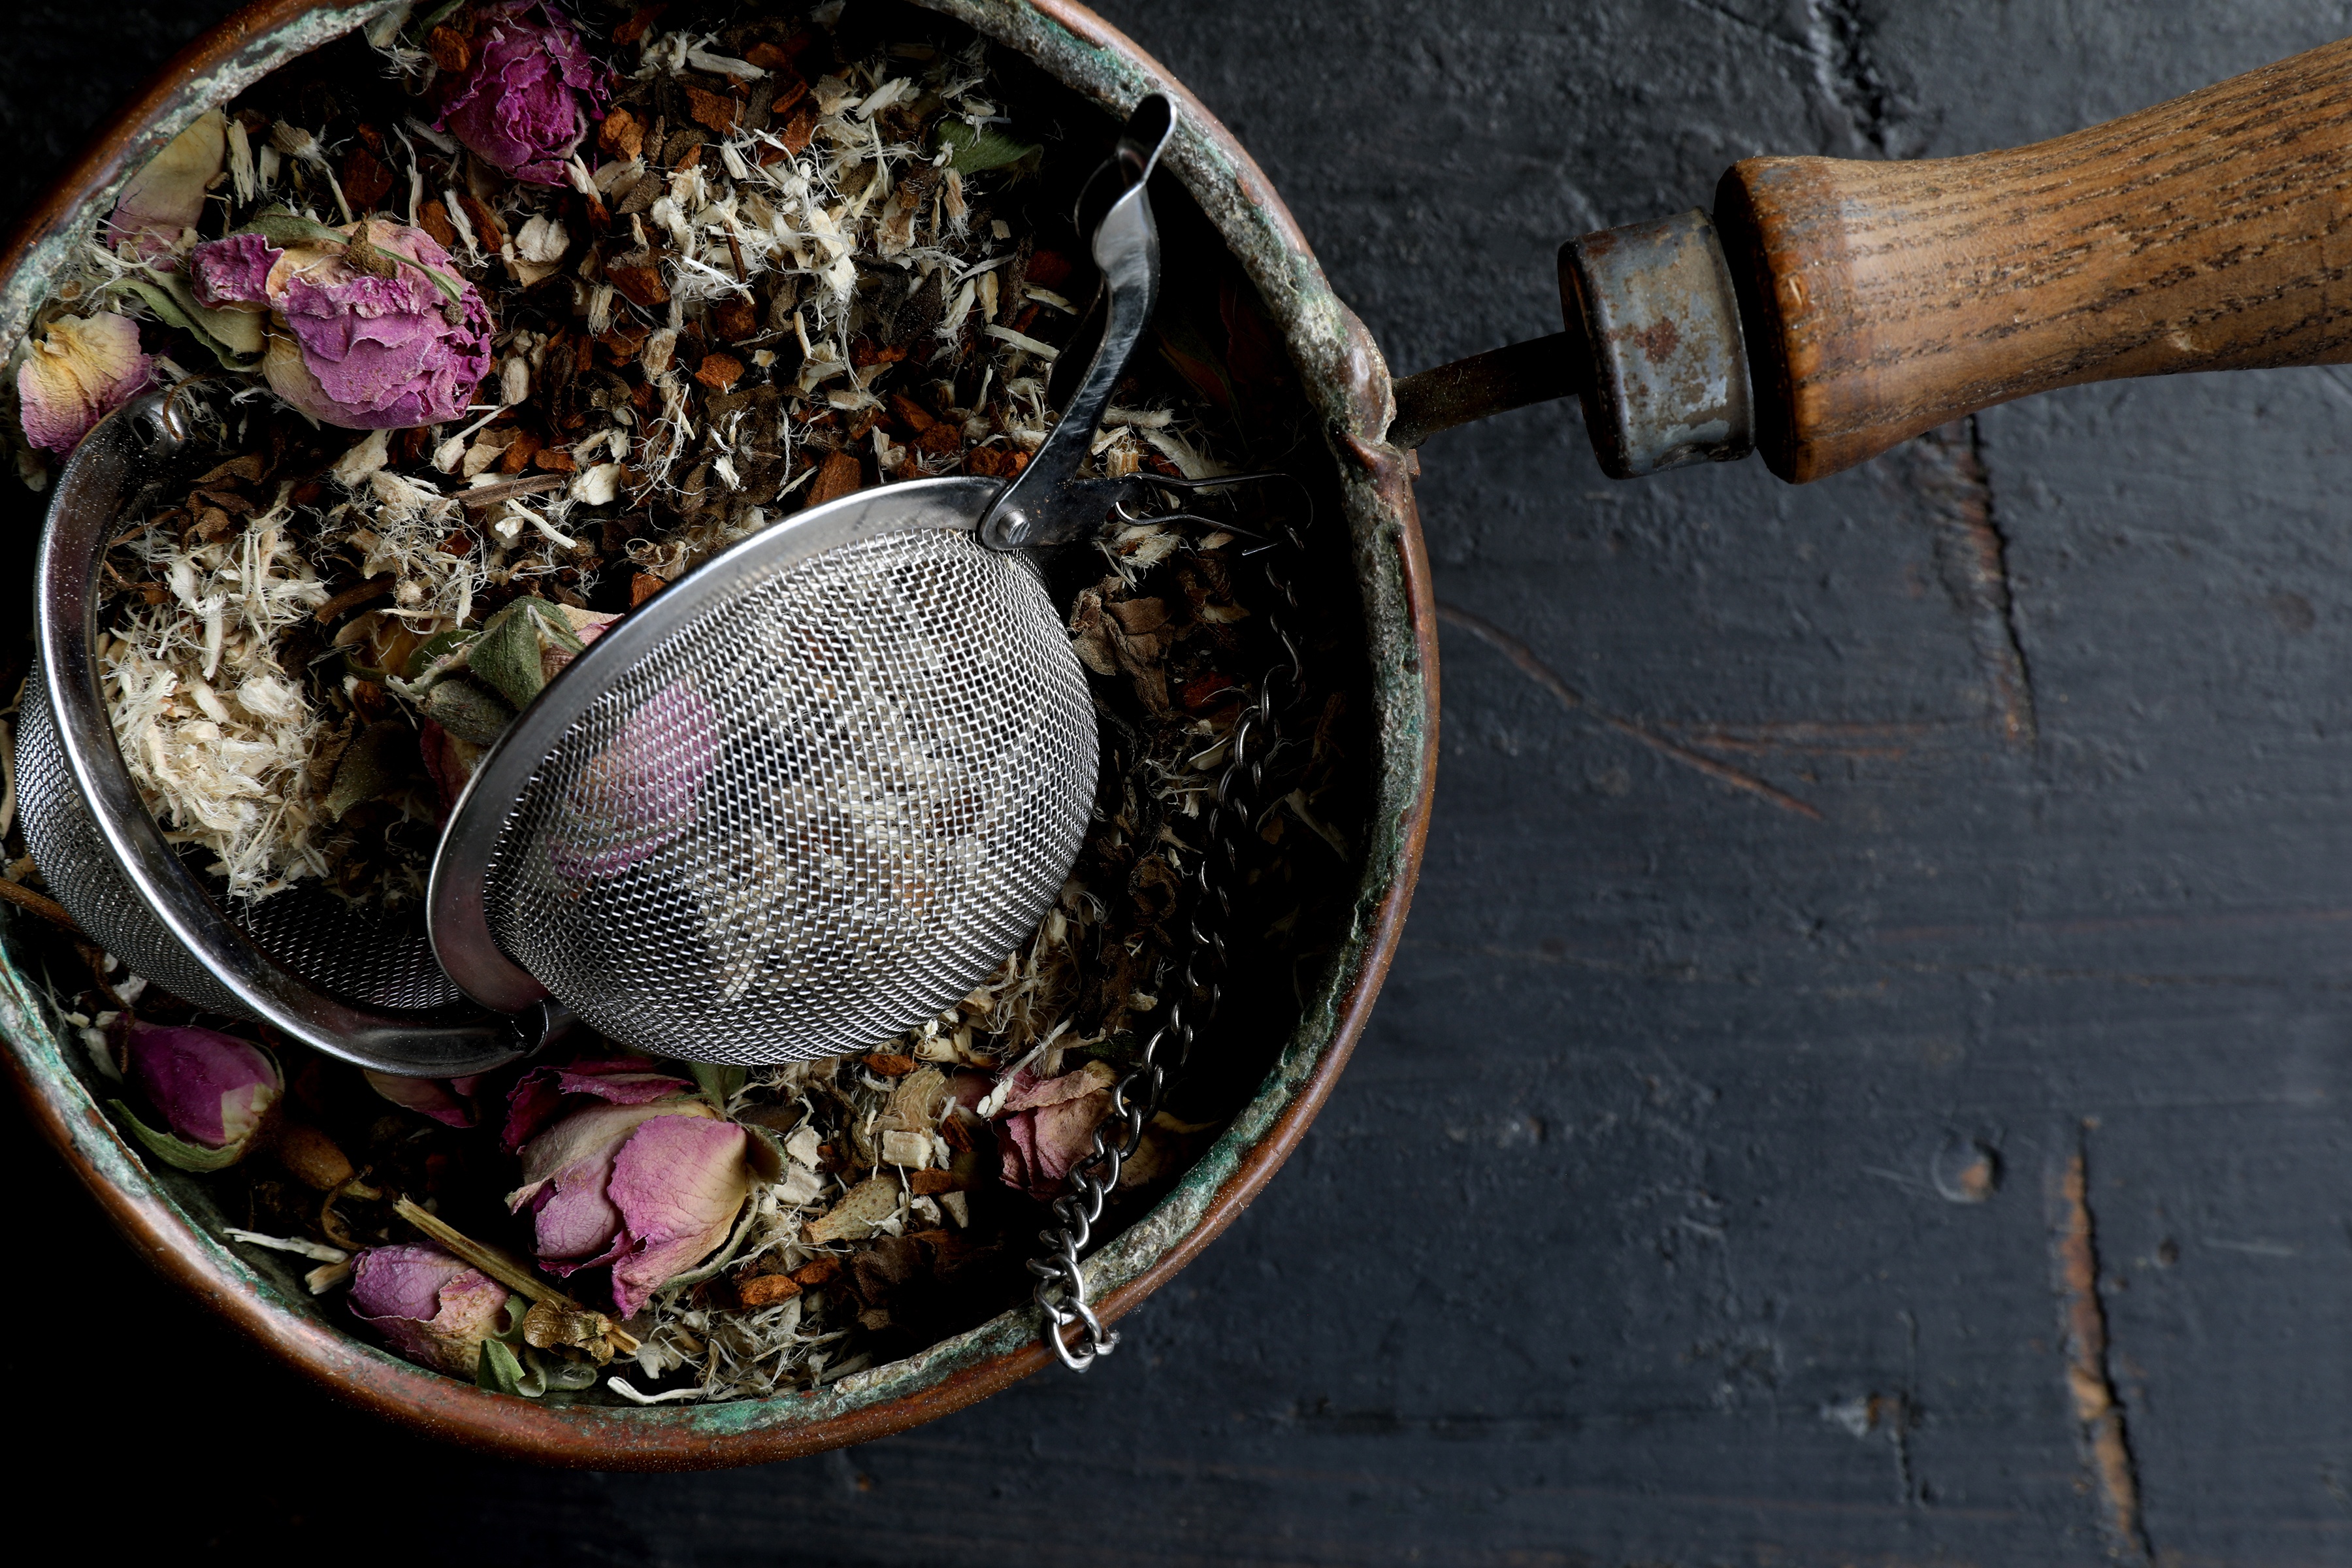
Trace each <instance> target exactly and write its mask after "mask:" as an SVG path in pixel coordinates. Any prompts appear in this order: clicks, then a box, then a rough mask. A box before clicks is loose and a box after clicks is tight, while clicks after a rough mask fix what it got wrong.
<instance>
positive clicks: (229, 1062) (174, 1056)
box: [115, 1022, 286, 1171]
mask: <svg viewBox="0 0 2352 1568" xmlns="http://www.w3.org/2000/svg"><path fill="white" fill-rule="evenodd" d="M122 1055H123V1077H124V1078H125V1079H128V1080H129V1081H130V1082H131V1084H132V1085H133V1086H134V1087H135V1088H137V1089H138V1090H139V1091H140V1093H142V1095H144V1096H146V1099H147V1102H148V1103H149V1104H150V1105H152V1106H153V1107H154V1108H155V1110H156V1111H157V1112H158V1113H159V1114H160V1115H161V1116H162V1117H163V1123H164V1126H165V1128H166V1129H168V1131H156V1130H155V1129H154V1128H152V1127H149V1126H148V1125H146V1124H145V1123H144V1122H142V1121H140V1120H139V1119H138V1118H137V1117H136V1116H134V1115H132V1114H131V1110H130V1109H129V1108H128V1107H127V1106H124V1105H123V1104H122V1103H121V1101H119V1100H118V1101H116V1102H115V1105H116V1109H117V1110H121V1112H122V1114H123V1116H124V1118H125V1119H126V1120H128V1121H130V1123H131V1131H132V1132H133V1133H135V1134H136V1135H137V1137H138V1139H139V1141H140V1142H142V1143H144V1144H145V1145H146V1146H147V1147H148V1149H149V1150H151V1151H152V1152H153V1153H154V1154H155V1156H156V1157H157V1158H158V1159H160V1160H163V1162H164V1163H167V1164H172V1165H176V1166H178V1167H179V1168H180V1169H182V1170H184V1171H217V1170H221V1169H223V1168H224V1167H226V1166H229V1165H234V1164H235V1163H237V1161H239V1160H241V1159H243V1158H244V1157H245V1152H246V1150H247V1147H248V1146H250V1145H251V1143H252V1142H253V1140H254V1138H255V1137H256V1136H257V1134H258V1133H260V1131H262V1128H263V1126H264V1125H265V1124H266V1123H267V1122H268V1120H269V1115H270V1112H271V1110H273V1109H274V1108H275V1107H276V1106H277V1104H278V1098H279V1097H280V1096H281V1095H283V1094H284V1093H285V1090H286V1080H285V1079H284V1077H283V1076H282V1075H281V1074H280V1073H279V1072H278V1063H277V1062H276V1060H274V1059H273V1058H271V1057H270V1055H269V1053H268V1051H265V1050H263V1049H262V1048H261V1047H259V1046H257V1045H255V1044H253V1043H252V1042H251V1041H249V1040H240V1039H238V1038H237V1037H236V1036H234V1035H224V1034H221V1033H220V1032H219V1031H217V1030H215V1029H198V1028H187V1027H179V1028H174V1027H167V1026H163V1025H159V1024H145V1023H136V1022H134V1023H133V1024H131V1026H130V1028H129V1029H128V1030H127V1031H125V1034H124V1040H123V1050H122Z"/></svg>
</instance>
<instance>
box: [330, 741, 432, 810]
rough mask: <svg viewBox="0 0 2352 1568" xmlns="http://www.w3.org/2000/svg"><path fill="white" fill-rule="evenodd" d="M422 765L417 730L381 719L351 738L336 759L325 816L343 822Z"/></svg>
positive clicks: (392, 788)
mask: <svg viewBox="0 0 2352 1568" xmlns="http://www.w3.org/2000/svg"><path fill="white" fill-rule="evenodd" d="M420 766H421V761H420V757H419V753H418V752H417V749H416V731H414V730H412V729H410V728H409V727H408V725H407V724H406V723H405V722H404V721H402V720H398V719H384V720H380V721H377V722H375V723H373V724H371V725H369V726H368V727H367V728H366V729H364V730H362V731H360V732H359V734H357V735H355V736H353V737H352V742H351V744H349V745H347V746H345V747H344V748H343V754H342V755H341V757H338V758H337V759H336V760H335V773H334V778H333V781H332V782H331V784H329V785H328V786H327V801H326V809H327V817H328V820H330V821H332V822H340V821H341V820H342V816H343V813H345V812H347V811H349V810H351V808H352V807H353V806H355V805H360V804H361V803H362V802H363V801H371V800H382V799H383V798H384V797H385V796H386V795H391V794H392V793H393V792H394V790H397V789H398V788H399V787H400V786H401V785H402V784H407V783H409V782H411V781H412V780H414V779H415V776H416V773H417V770H418V768H419V767H420Z"/></svg>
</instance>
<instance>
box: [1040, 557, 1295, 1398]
mask: <svg viewBox="0 0 2352 1568" xmlns="http://www.w3.org/2000/svg"><path fill="white" fill-rule="evenodd" d="M1273 539H1274V542H1273V543H1272V544H1271V545H1269V546H1268V547H1267V548H1266V549H1265V550H1264V551H1263V552H1262V553H1263V555H1264V559H1265V565H1264V570H1265V580H1266V586H1267V588H1268V589H1269V591H1270V594H1271V598H1272V605H1271V606H1270V607H1269V609H1268V610H1267V612H1266V616H1265V624H1266V626H1268V628H1269V629H1270V630H1271V631H1272V632H1273V633H1274V636H1275V639H1276V642H1277V643H1278V644H1279V645H1280V649H1281V657H1280V658H1277V659H1276V662H1275V663H1274V664H1273V665H1272V666H1270V667H1269V668H1267V669H1266V671H1265V675H1264V676H1262V677H1261V678H1260V679H1259V680H1258V683H1257V689H1256V691H1255V695H1254V696H1253V697H1252V698H1251V699H1250V700H1249V701H1248V702H1247V703H1245V704H1244V707H1243V709H1242V711H1241V716H1240V717H1239V718H1238V719H1236V720H1235V721H1234V730H1233V735H1232V738H1231V741H1230V742H1229V743H1230V747H1231V749H1230V750H1229V751H1228V752H1226V756H1225V767H1224V771H1223V773H1220V774H1218V776H1217V785H1216V790H1215V792H1214V793H1213V795H1211V797H1210V800H1209V809H1208V814H1207V817H1206V820H1205V821H1204V822H1203V824H1202V854H1201V858H1200V864H1199V866H1198V867H1197V868H1195V869H1194V871H1193V874H1192V888H1191V889H1190V892H1191V900H1190V901H1191V904H1192V916H1191V920H1190V921H1189V924H1190V926H1191V930H1190V931H1189V932H1188V933H1187V936H1188V939H1189V940H1188V943H1187V950H1186V952H1185V958H1184V978H1183V983H1182V984H1181V986H1179V987H1178V990H1177V994H1176V997H1175V999H1174V1000H1173V1001H1172V1002H1171V1003H1170V1004H1169V1005H1168V1011H1167V1014H1166V1015H1165V1016H1163V1017H1162V1018H1161V1019H1160V1026H1159V1027H1158V1028H1156V1029H1154V1030H1153V1031H1152V1033H1151V1037H1150V1039H1148V1040H1146V1041H1145V1042H1144V1046H1143V1057H1142V1059H1141V1061H1140V1062H1139V1063H1138V1064H1137V1066H1136V1068H1135V1070H1134V1071H1132V1072H1130V1073H1129V1074H1128V1075H1127V1077H1125V1078H1124V1079H1120V1080H1119V1083H1118V1087H1117V1088H1116V1089H1112V1090H1111V1109H1110V1114H1109V1115H1108V1116H1107V1117H1105V1118H1104V1119H1103V1121H1102V1122H1101V1123H1100V1124H1099V1125H1098V1126H1097V1127H1096V1129H1095V1135H1094V1145H1093V1147H1092V1149H1091V1150H1089V1151H1088V1152H1087V1155H1086V1156H1085V1157H1084V1158H1083V1159H1081V1160H1080V1161H1079V1162H1078V1163H1076V1165H1073V1166H1072V1167H1071V1168H1070V1173H1069V1178H1068V1180H1069V1187H1068V1190H1067V1191H1066V1192H1065V1193H1064V1194H1062V1196H1060V1197H1058V1198H1056V1199H1055V1200H1054V1217H1055V1220H1056V1221H1058V1222H1059V1223H1058V1226H1057V1227H1056V1228H1055V1229H1053V1230H1045V1231H1040V1232H1038V1233H1037V1239H1038V1240H1040V1241H1042V1242H1043V1243H1045V1247H1046V1249H1047V1250H1046V1252H1045V1256H1044V1257H1042V1258H1031V1259H1030V1260H1029V1270H1030V1272H1031V1273H1033V1274H1035V1275H1036V1276H1037V1289H1036V1292H1035V1295H1036V1301H1037V1306H1038V1308H1039V1310H1042V1311H1043V1312H1044V1313H1045V1342H1046V1343H1047V1344H1049V1345H1051V1346H1053V1348H1054V1353H1055V1355H1057V1356H1059V1357H1061V1358H1062V1364H1063V1365H1064V1366H1066V1367H1068V1368H1069V1369H1070V1370H1071V1371H1072V1372H1084V1371H1086V1370H1087V1368H1088V1367H1090V1366H1092V1365H1094V1363H1095V1362H1096V1361H1097V1359H1098V1358H1100V1357H1102V1356H1107V1355H1108V1354H1109V1353H1110V1352H1112V1351H1113V1350H1114V1349H1116V1348H1117V1347H1118V1333H1117V1331H1114V1330H1111V1329H1107V1328H1105V1327H1104V1326H1103V1323H1102V1320H1101V1319H1100V1318H1098V1317H1097V1316H1096V1315H1095V1310H1094V1308H1093V1306H1092V1304H1090V1303H1089V1302H1088V1301H1087V1278H1086V1274H1085V1272H1084V1270H1083V1269H1082V1268H1081V1267H1080V1265H1079V1261H1078V1259H1079V1255H1080V1254H1081V1253H1083V1252H1085V1251H1086V1250H1087V1247H1088V1245H1089V1244H1090V1243H1091V1242H1092V1241H1093V1239H1094V1227H1095V1224H1096V1222H1097V1221H1098V1220H1100V1219H1101V1218H1102V1211H1103V1205H1104V1203H1105V1202H1106V1201H1107V1200H1108V1197H1109V1195H1110V1194H1111V1193H1112V1192H1113V1191H1114V1190H1115V1189H1116V1188H1117V1187H1118V1173H1119V1172H1120V1170H1121V1169H1122V1168H1124V1167H1125V1165H1126V1164H1127V1162H1128V1161H1129V1160H1130V1159H1132V1158H1134V1156H1135V1152H1136V1150H1137V1149H1138V1148H1139V1147H1141V1146H1142V1143H1143V1130H1144V1128H1145V1127H1146V1126H1147V1125H1148V1124H1149V1123H1150V1121H1151V1119H1152V1118H1153V1117H1154V1116H1156V1115H1158V1114H1159V1111H1160V1100H1161V1099H1162V1098H1163V1097H1164V1096H1165V1095H1166V1093H1167V1089H1168V1081H1169V1078H1170V1075H1171V1071H1181V1069H1182V1068H1183V1067H1184V1065H1185V1063H1186V1062H1187V1061H1189V1060H1190V1059H1191V1058H1192V1043H1193V1041H1194V1040H1195V1039H1197V1038H1198V1037H1200V1033H1201V1030H1202V1028H1203V1027H1204V1026H1206V1025H1207V1024H1208V1023H1209V1021H1210V1020H1211V1019H1213V1018H1214V1017H1215V1016H1216V1012H1217V1003H1218V1001H1219V999H1220V997H1221V996H1222V994H1223V984H1224V977H1225V965H1226V958H1227V955H1226V952H1225V931H1226V929H1227V928H1228V926H1229V925H1230V924H1231V921H1232V919H1233V912H1234V890H1235V889H1237V888H1238V887H1239V886H1240V885H1241V880H1242V876H1243V872H1244V866H1243V853H1244V844H1245V843H1246V841H1247V838H1248V837H1249V833H1250V830H1251V828H1252V826H1254V825H1255V823H1256V821H1257V814H1258V812H1259V811H1260V810H1261V809H1263V808H1264V806H1265V805H1266V804H1267V803H1266V801H1265V769H1266V763H1268V762H1269V761H1270V760H1271V759H1272V758H1273V756H1274V753H1275V750H1276V747H1278V746H1279V745H1280V744H1281V743H1282V719H1283V717H1284V716H1285V714H1286V713H1287V712H1288V710H1290V708H1291V707H1292V706H1293V705H1295V704H1296V703H1297V700H1298V699H1299V697H1300V695H1301V694H1302V693H1303V692H1304V691H1305V690H1306V686H1307V669H1306V666H1305V664H1304V663H1303V662H1302V660H1301V659H1300V658H1299V651H1298V643H1297V639H1296V637H1294V635H1293V633H1292V630H1291V628H1292V626H1295V625H1296V623H1297V610H1298V588H1297V584H1296V583H1294V582H1293V581H1292V579H1291V575H1290V572H1291V567H1292V565H1293V564H1294V563H1296V562H1297V559H1298V555H1299V552H1300V550H1301V542H1300V540H1299V536H1298V531H1297V529H1296V528H1294V527H1290V526H1288V525H1283V526H1280V527H1278V528H1276V530H1274V531H1273ZM1072 1324H1076V1325H1078V1327H1079V1331H1080V1332H1079V1336H1078V1342H1077V1344H1076V1345H1075V1346H1073V1345H1072V1344H1071V1343H1070V1342H1069V1339H1068V1336H1067V1331H1068V1329H1069V1328H1070V1327H1071V1325H1072Z"/></svg>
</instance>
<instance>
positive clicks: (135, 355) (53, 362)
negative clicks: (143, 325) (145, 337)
mask: <svg viewBox="0 0 2352 1568" xmlns="http://www.w3.org/2000/svg"><path fill="white" fill-rule="evenodd" d="M154 379H155V362H154V360H153V358H152V357H151V356H150V355H148V354H145V353H141V352H140V348H139V323H138V322H136V321H132V320H131V318H130V317H128V316H118V315H116V314H114V313H113V312H112V311H111V310H101V311H100V312H99V313H98V314H97V315H94V316H68V317H66V318H64V319H63V320H61V321H52V322H50V323H49V327H48V330H47V331H44V332H43V333H42V334H41V335H40V336H39V337H38V338H37V339H35V340H34V341H33V342H32V343H31V344H30V345H29V348H28V352H27V353H26V355H25V363H23V364H22V365H20V366H18V367H17V370H16V402H17V405H18V408H19V410H20V412H21V415H22V417H23V419H24V424H25V439H26V440H27V441H29V442H31V443H32V444H33V445H34V446H36V447H46V448H47V449H48V450H49V451H52V452H56V453H58V454H59V455H60V456H62V455H64V454H65V453H68V452H70V451H72V450H73V449H74V448H75V447H78V446H79V445H80V444H81V438H82V437H85V436H87V435H89V431H90V426H93V425H96V424H97V423H98V422H99V421H100V419H103V418H105V417H106V416H108V415H110V414H111V413H113V412H114V411H115V410H116V409H118V408H120V407H121V406H122V405H124V404H126V403H128V402H130V401H131V399H132V398H133V397H136V396H138V395H139V394H140V393H142V392H143V391H145V390H146V389H147V384H148V383H150V382H151V381H152V380H154Z"/></svg>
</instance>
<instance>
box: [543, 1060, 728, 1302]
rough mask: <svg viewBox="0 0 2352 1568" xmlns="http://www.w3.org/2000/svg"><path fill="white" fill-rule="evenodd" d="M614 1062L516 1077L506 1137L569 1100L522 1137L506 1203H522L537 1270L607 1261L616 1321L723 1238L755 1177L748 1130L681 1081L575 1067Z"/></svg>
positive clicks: (564, 1271) (564, 1270) (567, 1270)
mask: <svg viewBox="0 0 2352 1568" xmlns="http://www.w3.org/2000/svg"><path fill="white" fill-rule="evenodd" d="M619 1065H621V1064H609V1063H605V1064H600V1063H585V1064H582V1063H575V1064H574V1065H573V1067H572V1068H566V1069H555V1081H554V1082H552V1083H550V1082H545V1081H541V1082H538V1083H533V1081H532V1080H533V1079H540V1078H541V1073H545V1072H547V1071H548V1070H549V1069H541V1072H540V1073H533V1074H530V1075H528V1076H527V1077H526V1079H525V1080H524V1081H523V1082H522V1083H519V1084H517V1085H516V1086H515V1091H514V1095H513V1097H512V1099H511V1100H510V1104H511V1105H512V1106H513V1107H514V1114H513V1115H512V1116H510V1118H509V1123H508V1126H509V1133H510V1134H511V1133H512V1132H513V1131H514V1130H515V1129H516V1128H517V1127H518V1126H519V1125H522V1126H528V1125H530V1124H531V1121H532V1119H533V1118H534V1117H537V1116H540V1115H541V1113H542V1112H543V1111H544V1110H546V1109H547V1108H548V1107H549V1105H550V1104H551V1101H552V1102H553V1103H559V1104H560V1103H563V1102H566V1101H568V1102H569V1103H570V1104H571V1105H572V1107H574V1109H572V1110H568V1111H566V1112H565V1113H563V1114H562V1115H559V1116H558V1117H556V1118H555V1120H553V1121H551V1122H547V1123H545V1125H544V1129H543V1131H539V1132H538V1133H537V1135H536V1136H532V1137H530V1139H529V1141H528V1142H524V1143H523V1145H522V1175H523V1184H522V1185H521V1186H520V1187H518V1188H516V1189H515V1190H514V1191H513V1192H512V1193H510V1194H508V1196H507V1206H508V1207H509V1209H514V1210H520V1209H523V1208H526V1207H528V1208H529V1209H530V1212H531V1222H532V1229H533V1236H534V1239H535V1244H536V1250H537V1251H538V1254H539V1259H540V1265H541V1267H542V1268H546V1269H548V1270H549V1271H551V1272H552V1273H555V1274H559V1275H570V1274H572V1273H575V1272H577V1271H578V1270H580V1269H583V1268H597V1267H601V1266H603V1265H606V1264H610V1265H611V1266H612V1270H613V1273H612V1280H613V1305H614V1310H617V1311H618V1312H619V1314H620V1315H621V1316H622V1317H627V1316H629V1315H630V1314H632V1313H634V1312H635V1311H636V1310H637V1309H638V1308H640V1307H642V1306H644V1305H645V1304H646V1300H648V1299H650V1298H651V1297H652V1295H653V1293H654V1292H655V1291H656V1290H658V1289H661V1287H662V1286H663V1285H665V1284H667V1282H668V1281H669V1280H670V1279H672V1278H674V1277H675V1276H677V1275H678V1274H681V1273H683V1272H685V1271H686V1270H687V1269H688V1268H692V1267H693V1266H694V1265H695V1264H696V1263H698V1262H699V1261H701V1260H702V1259H703V1258H707V1257H709V1255H710V1254H711V1253H713V1252H715V1251H717V1250H718V1249H719V1247H721V1246H722V1245H724V1244H725V1242H726V1240H727V1237H728V1233H729V1232H730V1230H732V1229H733V1228H734V1225H735V1220H736V1216H737V1215H739V1214H740V1213H741V1211H742V1207H743V1202H744V1200H745V1199H746V1198H748V1197H749V1196H750V1195H751V1191H752V1188H753V1186H754V1184H755V1182H756V1179H757V1178H756V1176H755V1174H754V1173H753V1170H752V1165H751V1160H752V1150H751V1135H750V1134H749V1133H747V1132H746V1131H744V1130H743V1129H742V1128H741V1127H740V1126H738V1125H736V1124H735V1123H734V1122H731V1121H725V1120H723V1119H722V1118H720V1116H719V1112H718V1111H717V1110H715V1109H714V1108H713V1107H712V1106H711V1104H710V1102H709V1100H704V1099H702V1098H701V1097H700V1096H698V1095H697V1094H695V1093H693V1092H692V1089H691V1086H689V1085H688V1084H687V1083H685V1081H684V1080H682V1079H665V1076H664V1075H660V1074H652V1073H646V1072H643V1071H638V1070H623V1071H582V1070H581V1069H582V1068H610V1067H614V1066H619ZM627 1065H628V1066H629V1067H630V1068H641V1067H642V1065H643V1064H627ZM567 1088H574V1089H576V1090H577V1092H572V1093H563V1092H561V1091H562V1090H564V1089H567ZM551 1091H557V1092H554V1093H552V1094H551Z"/></svg>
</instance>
